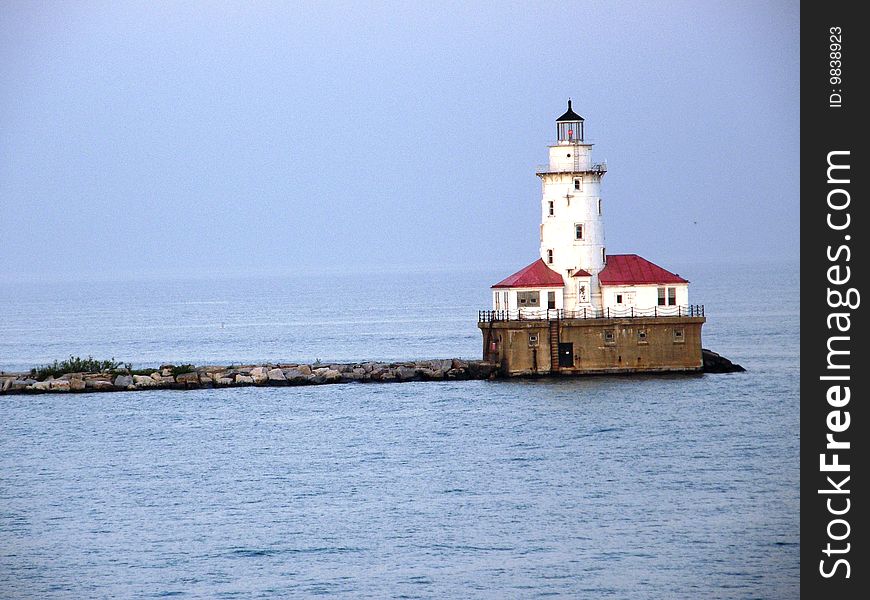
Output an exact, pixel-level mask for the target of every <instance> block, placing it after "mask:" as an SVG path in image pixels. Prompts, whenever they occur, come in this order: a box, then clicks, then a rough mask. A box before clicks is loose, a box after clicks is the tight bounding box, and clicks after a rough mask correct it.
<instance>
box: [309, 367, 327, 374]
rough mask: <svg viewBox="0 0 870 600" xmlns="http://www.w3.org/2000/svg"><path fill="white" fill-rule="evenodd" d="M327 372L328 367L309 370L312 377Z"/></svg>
mask: <svg viewBox="0 0 870 600" xmlns="http://www.w3.org/2000/svg"><path fill="white" fill-rule="evenodd" d="M327 371H329V367H318V368H316V369H312V370H311V372H312V373H313V374H314V375H323V374H324V373H326V372H327Z"/></svg>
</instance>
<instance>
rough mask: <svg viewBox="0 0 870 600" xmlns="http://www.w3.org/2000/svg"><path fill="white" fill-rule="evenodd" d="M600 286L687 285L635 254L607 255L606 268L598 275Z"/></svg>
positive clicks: (683, 280) (675, 276) (685, 281)
mask: <svg viewBox="0 0 870 600" xmlns="http://www.w3.org/2000/svg"><path fill="white" fill-rule="evenodd" d="M598 281H599V283H601V285H655V284H660V283H689V282H688V280H686V279H683V278H682V277H680V276H679V275H674V274H673V273H671V272H670V271H666V270H665V269H662V268H661V267H660V266H658V265H656V264H654V263H651V262H650V261H648V260H647V259H645V258H641V257H640V256H638V255H637V254H609V255H608V256H607V266H605V267H604V269H603V270H602V271H601V272H600V273H599V274H598Z"/></svg>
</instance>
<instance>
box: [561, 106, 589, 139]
mask: <svg viewBox="0 0 870 600" xmlns="http://www.w3.org/2000/svg"><path fill="white" fill-rule="evenodd" d="M556 138H557V139H558V140H559V141H560V142H582V141H583V117H581V116H580V115H578V114H577V113H575V112H574V110H573V109H572V108H571V100H570V99H569V100H568V110H566V111H565V114H564V115H562V116H561V117H559V118H558V119H556Z"/></svg>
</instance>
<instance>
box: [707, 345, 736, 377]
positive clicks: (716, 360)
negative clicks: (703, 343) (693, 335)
mask: <svg viewBox="0 0 870 600" xmlns="http://www.w3.org/2000/svg"><path fill="white" fill-rule="evenodd" d="M701 356H702V357H703V359H704V368H703V371H704V373H740V372H742V371H745V370H746V369H744V368H743V367H741V366H740V365H738V364H736V363H733V362H731V361H730V360H728V359H727V358H725V357H724V356H722V355H721V354H719V353H717V352H713V351H712V350H707V349H706V348H702V349H701Z"/></svg>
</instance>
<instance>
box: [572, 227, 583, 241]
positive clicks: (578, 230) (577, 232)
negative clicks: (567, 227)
mask: <svg viewBox="0 0 870 600" xmlns="http://www.w3.org/2000/svg"><path fill="white" fill-rule="evenodd" d="M574 239H575V240H582V239H583V223H574Z"/></svg>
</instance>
